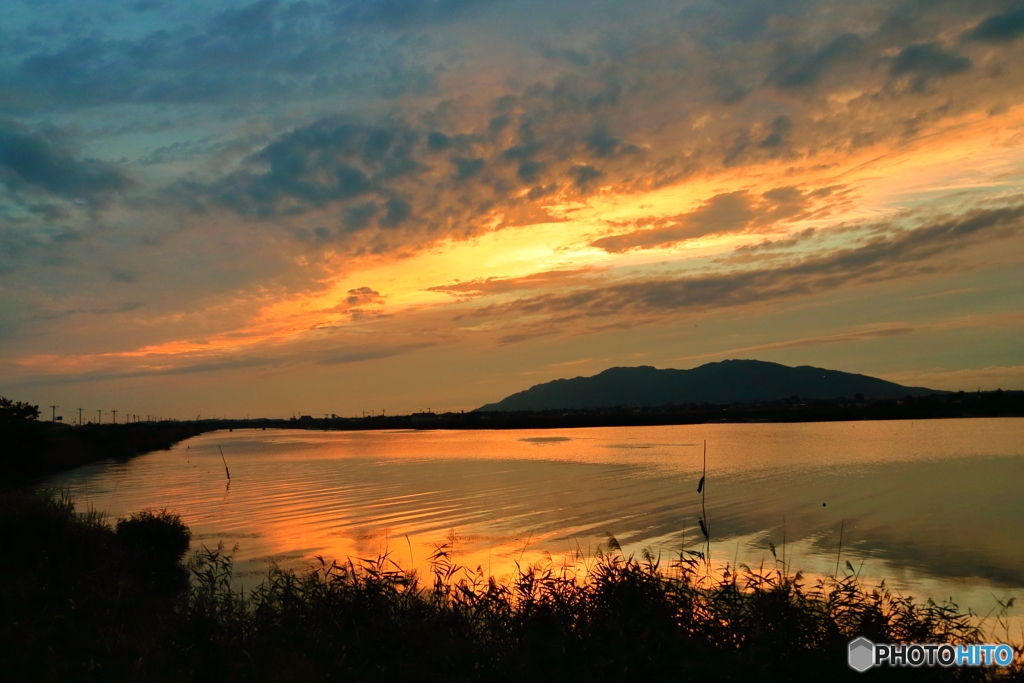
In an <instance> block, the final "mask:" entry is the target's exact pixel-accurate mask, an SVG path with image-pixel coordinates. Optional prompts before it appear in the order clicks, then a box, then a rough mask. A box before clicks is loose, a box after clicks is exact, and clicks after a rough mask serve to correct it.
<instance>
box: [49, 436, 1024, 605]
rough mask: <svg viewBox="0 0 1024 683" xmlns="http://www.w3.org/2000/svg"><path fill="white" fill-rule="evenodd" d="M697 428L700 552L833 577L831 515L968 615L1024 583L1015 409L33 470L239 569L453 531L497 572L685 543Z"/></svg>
mask: <svg viewBox="0 0 1024 683" xmlns="http://www.w3.org/2000/svg"><path fill="white" fill-rule="evenodd" d="M704 440H707V444H708V446H707V470H708V478H707V482H708V483H707V502H706V505H707V512H708V519H709V526H710V531H711V535H712V552H713V556H714V558H715V560H716V561H717V562H719V563H721V564H723V565H724V564H725V563H726V562H729V563H733V564H735V563H736V562H737V561H738V562H740V563H747V564H749V565H755V566H756V565H758V564H761V563H765V564H766V565H768V566H771V565H772V564H773V563H774V560H773V558H772V556H771V554H770V552H769V551H768V547H769V543H772V544H774V545H775V546H776V548H777V549H778V550H779V553H780V554H781V551H782V547H783V542H784V541H785V545H786V555H787V561H789V564H790V566H791V568H792V569H794V570H796V569H803V570H805V571H807V572H809V573H812V574H813V573H815V572H825V573H830V572H832V571H833V570H834V569H835V564H836V559H837V552H838V550H839V530H840V524H841V523H842V524H843V528H844V531H843V543H842V546H843V548H842V560H843V564H845V561H846V560H849V561H850V562H851V563H852V564H853V566H854V567H856V568H857V569H858V570H859V571H860V572H861V575H862V576H864V577H868V578H869V579H870V580H877V579H881V578H885V579H886V580H887V584H888V585H890V586H894V587H896V588H897V589H899V590H900V591H901V592H903V593H904V594H911V595H914V596H917V597H919V598H923V597H928V596H931V597H935V598H936V599H945V598H948V597H953V598H955V599H956V600H957V601H958V602H959V603H960V604H961V605H967V606H970V607H972V608H973V609H975V610H976V611H980V612H982V613H984V612H985V611H987V610H988V609H989V608H990V607H991V606H992V605H993V604H994V601H995V599H996V597H999V598H1005V597H1010V596H1015V595H1016V596H1019V597H1021V598H1024V484H1022V482H1024V419H970V420H932V421H918V422H909V421H901V422H846V423H818V424H720V425H686V426H666V427H642V428H633V427H608V428H595V429H565V430H517V431H416V432H395V431H387V432H384V431H381V432H313V431H310V432H307V431H274V430H268V431H255V430H244V431H235V432H216V433H211V434H205V435H202V436H199V437H196V438H194V439H191V440H189V441H187V442H183V443H182V444H179V445H177V446H175V447H174V448H173V449H172V450H170V451H163V452H158V453H151V454H149V455H145V456H141V457H138V458H135V459H134V460H131V461H129V462H124V463H120V462H113V461H107V462H101V463H97V464H95V465H90V466H86V467H82V468H79V469H77V470H74V471H72V472H68V473H65V474H63V475H60V476H57V477H54V478H52V479H51V480H50V481H48V482H47V485H50V486H61V487H65V488H68V489H70V491H71V492H72V495H73V496H74V498H75V499H76V500H77V501H78V502H79V505H80V508H81V507H85V506H92V507H94V508H96V509H99V510H102V511H105V512H107V513H108V514H109V515H110V516H111V518H116V517H117V516H118V515H125V514H128V513H130V512H133V511H137V510H141V509H144V508H155V509H162V508H167V509H170V510H174V511H176V512H178V513H180V514H181V515H182V516H183V517H184V519H185V520H186V522H187V523H188V524H189V525H190V527H191V528H192V530H193V532H194V534H195V540H194V541H193V545H194V546H195V545H198V544H200V543H201V544H205V545H207V546H213V545H216V544H217V542H218V541H220V540H223V541H224V543H225V544H226V545H227V546H228V547H232V546H235V545H237V550H236V551H235V558H236V564H237V566H238V568H239V569H240V570H241V573H242V576H243V577H244V576H249V577H255V576H258V575H260V574H262V573H263V572H265V570H266V568H267V566H268V563H270V562H276V563H277V564H279V565H281V566H286V567H293V568H300V567H303V566H306V565H307V564H308V563H309V562H310V561H311V559H312V558H314V557H315V556H316V555H323V556H326V557H336V558H339V559H344V558H346V557H348V556H352V557H375V556H377V554H378V553H381V552H383V551H385V550H389V551H390V552H391V553H392V557H394V558H395V559H396V560H397V561H399V562H400V563H401V564H403V565H404V566H409V565H410V564H414V565H417V566H422V563H423V562H425V561H426V559H427V558H428V557H429V555H430V553H431V552H432V551H433V549H434V548H435V545H436V544H437V543H441V542H444V541H445V540H446V538H448V537H449V536H450V534H451V533H452V531H453V530H454V534H455V550H456V559H457V560H459V561H460V562H462V563H465V564H468V565H470V566H473V567H476V566H481V567H483V568H484V569H485V570H486V571H490V572H491V573H493V574H496V575H500V574H503V573H506V572H508V571H509V570H510V569H511V568H512V566H513V564H514V563H515V562H516V561H520V562H524V563H525V562H533V561H538V560H542V559H544V558H545V557H547V556H548V555H550V556H551V557H552V559H553V560H554V561H555V562H558V561H560V559H561V558H563V557H565V556H566V554H567V553H571V552H572V551H579V550H581V551H582V552H583V553H584V554H586V555H592V554H593V552H594V551H595V550H596V549H597V548H598V547H599V546H601V544H603V543H604V542H605V541H606V539H607V534H613V535H614V536H615V537H616V538H617V539H618V541H619V542H620V544H621V545H622V547H623V549H624V550H625V551H626V552H630V551H634V552H638V551H639V550H641V549H643V548H651V549H652V550H654V551H656V552H657V551H661V552H662V555H663V557H665V558H669V557H672V556H673V554H674V553H675V552H677V551H678V549H679V548H680V547H683V546H685V547H687V548H694V547H696V546H697V544H698V536H699V534H700V531H699V529H698V528H697V519H698V515H699V511H700V496H698V495H697V492H696V487H697V481H698V479H699V478H700V472H701V467H702V444H703V442H704ZM219 448H222V449H223V452H224V455H225V457H226V459H227V463H228V465H229V466H230V468H231V476H232V480H231V482H230V486H226V480H225V476H224V468H223V466H222V464H221V456H220V450H219ZM243 580H244V579H243ZM253 580H255V579H253ZM1021 602H1024V600H1021Z"/></svg>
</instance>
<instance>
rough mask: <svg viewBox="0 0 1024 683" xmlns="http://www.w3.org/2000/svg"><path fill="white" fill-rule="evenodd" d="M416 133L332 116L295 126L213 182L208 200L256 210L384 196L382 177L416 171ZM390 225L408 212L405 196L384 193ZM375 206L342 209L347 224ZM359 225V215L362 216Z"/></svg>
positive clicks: (264, 212) (287, 210) (276, 211)
mask: <svg viewBox="0 0 1024 683" xmlns="http://www.w3.org/2000/svg"><path fill="white" fill-rule="evenodd" d="M419 142H420V135H419V133H418V132H416V131H414V130H413V129H411V128H408V127H406V126H404V125H401V124H398V125H392V126H366V125H361V124H354V123H348V122H339V121H337V120H327V121H321V122H319V123H317V124H314V125H311V126H307V127H305V128H299V129H296V130H294V131H292V132H291V133H287V134H285V135H283V136H281V137H279V138H278V139H276V140H274V141H273V142H271V143H270V144H269V145H267V146H266V147H265V148H264V149H262V150H261V151H260V152H258V153H257V154H255V155H253V156H252V157H251V158H250V160H249V164H248V165H249V167H250V168H252V169H259V168H261V167H262V168H265V169H266V170H265V171H263V172H254V171H251V170H246V171H242V172H239V173H236V174H234V175H233V176H230V177H229V178H227V179H226V180H225V181H223V182H222V183H220V184H219V185H218V186H215V187H214V188H212V192H214V193H215V195H214V197H213V199H215V200H216V201H218V202H219V203H222V204H225V205H227V206H230V207H232V208H233V209H235V210H236V211H238V212H240V213H244V214H248V215H255V216H268V217H269V216H275V215H290V214H295V213H296V212H305V211H309V210H311V209H313V208H317V207H322V206H324V205H326V204H329V203H332V202H339V201H343V200H351V199H356V198H359V197H363V196H366V195H370V194H375V193H376V194H382V195H385V196H387V195H389V194H390V192H389V190H388V184H389V181H393V180H395V179H397V178H400V177H401V176H406V175H410V174H412V173H414V172H416V171H419V170H422V169H423V168H424V166H423V165H422V164H421V163H420V162H419V161H418V160H417V159H416V158H415V156H414V155H413V151H414V148H415V147H416V146H417V145H418V143H419ZM385 209H386V211H385V218H384V219H383V220H384V221H385V222H386V223H387V225H388V226H389V227H393V226H394V225H397V224H399V223H401V222H402V221H403V220H404V219H405V218H407V217H408V215H409V211H410V208H409V206H408V204H407V203H406V202H404V201H403V200H401V199H398V198H395V197H393V196H388V198H387V199H386V200H385ZM376 213H377V210H376V209H373V210H370V209H369V206H368V205H367V204H361V205H359V206H357V207H353V208H352V209H349V213H348V215H347V219H348V220H349V221H350V222H349V225H350V226H352V225H354V226H355V227H359V221H360V219H362V220H363V221H368V220H369V218H370V217H371V216H372V215H374V214H376ZM364 224H365V222H364Z"/></svg>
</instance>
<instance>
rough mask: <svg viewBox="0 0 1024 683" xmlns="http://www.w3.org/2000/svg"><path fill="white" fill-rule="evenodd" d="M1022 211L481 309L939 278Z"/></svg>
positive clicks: (650, 301)
mask: <svg viewBox="0 0 1024 683" xmlns="http://www.w3.org/2000/svg"><path fill="white" fill-rule="evenodd" d="M1022 226H1024V205H1018V206H1012V207H1004V208H998V209H978V210H974V211H971V212H969V213H967V214H965V215H963V216H961V217H959V218H952V219H948V220H944V221H939V222H935V223H932V224H930V225H927V226H925V227H920V228H917V229H914V230H907V231H903V232H899V233H897V234H896V235H895V236H892V237H888V238H878V239H875V240H872V241H870V242H868V243H866V244H864V245H862V246H856V247H851V248H848V249H841V250H838V251H835V252H832V253H829V254H825V255H822V256H814V257H809V258H806V259H804V260H801V261H796V262H791V263H789V264H782V265H780V266H778V267H774V268H762V269H751V270H736V271H733V272H726V273H720V274H710V275H695V276H689V277H684V278H677V279H653V280H643V281H636V282H625V283H621V284H615V285H609V286H605V287H596V288H588V289H585V290H579V291H576V292H572V293H570V294H564V295H541V296H537V297H531V298H526V299H520V300H518V301H515V302H512V303H509V304H498V305H492V306H488V307H485V308H482V309H480V311H479V312H478V315H483V316H487V315H502V316H506V315H513V316H514V315H539V314H543V315H554V316H557V315H562V314H564V313H570V312H571V313H573V314H574V315H586V316H591V317H595V316H597V317H599V316H608V315H614V314H633V315H645V314H657V313H664V312H670V311H677V310H686V309H691V308H708V307H728V306H739V305H744V304H751V303H756V302H762V301H770V300H774V299H781V298H786V297H791V296H797V295H809V294H814V293H817V292H821V291H827V290H832V289H836V288H839V287H843V286H846V285H850V284H855V283H859V282H869V281H878V280H886V279H893V278H902V277H912V276H915V275H921V274H928V275H934V274H935V272H936V271H935V266H934V265H933V264H930V263H927V260H928V259H931V258H934V257H937V256H942V255H946V254H950V253H955V252H957V251H960V250H962V249H963V248H965V247H966V246H969V245H971V244H975V243H978V242H980V241H984V240H991V239H996V238H1000V237H1006V236H1008V235H1010V234H1015V233H1019V232H1020V230H1021V228H1022Z"/></svg>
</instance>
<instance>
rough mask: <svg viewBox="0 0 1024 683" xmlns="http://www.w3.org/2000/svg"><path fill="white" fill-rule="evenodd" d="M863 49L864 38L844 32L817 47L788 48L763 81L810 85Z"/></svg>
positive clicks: (847, 61)
mask: <svg viewBox="0 0 1024 683" xmlns="http://www.w3.org/2000/svg"><path fill="white" fill-rule="evenodd" d="M787 52H788V51H787ZM863 53H864V40H863V39H862V38H861V37H860V36H858V35H856V34H853V33H844V34H843V35H841V36H838V37H836V38H835V39H833V40H832V41H831V42H830V43H828V44H827V45H825V46H824V47H822V48H821V49H820V50H816V51H813V52H810V53H802V52H789V54H786V55H785V56H784V57H783V59H782V61H781V63H780V64H779V65H778V66H776V67H775V68H774V69H772V71H771V72H770V73H769V74H768V77H767V78H765V84H766V85H775V86H778V87H780V88H804V87H807V86H812V85H815V84H817V83H818V81H820V80H821V78H822V77H823V76H824V75H825V73H827V72H828V71H830V70H831V69H833V68H835V67H837V66H840V65H842V64H847V63H850V62H853V61H855V60H857V59H859V58H860V57H861V56H862V55H863Z"/></svg>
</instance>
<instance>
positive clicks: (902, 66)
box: [890, 43, 971, 91]
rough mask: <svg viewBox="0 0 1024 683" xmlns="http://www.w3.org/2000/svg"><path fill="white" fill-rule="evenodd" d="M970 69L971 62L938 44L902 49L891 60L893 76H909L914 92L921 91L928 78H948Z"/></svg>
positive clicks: (917, 45)
mask: <svg viewBox="0 0 1024 683" xmlns="http://www.w3.org/2000/svg"><path fill="white" fill-rule="evenodd" d="M970 68H971V60H970V59H968V58H967V57H964V56H963V55H959V54H957V53H955V52H952V51H950V50H946V49H945V48H943V47H942V46H941V45H939V44H938V43H917V44H915V45H910V46H908V47H905V48H903V50H901V51H900V53H899V54H898V55H896V57H895V58H894V59H893V61H892V65H891V66H890V73H891V74H892V75H893V76H903V75H911V76H913V77H914V78H913V80H912V84H913V87H914V89H915V90H918V91H922V90H924V88H925V85H926V84H927V82H928V79H930V78H937V77H942V76H949V75H952V74H957V73H961V72H963V71H967V70H969V69H970Z"/></svg>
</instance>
